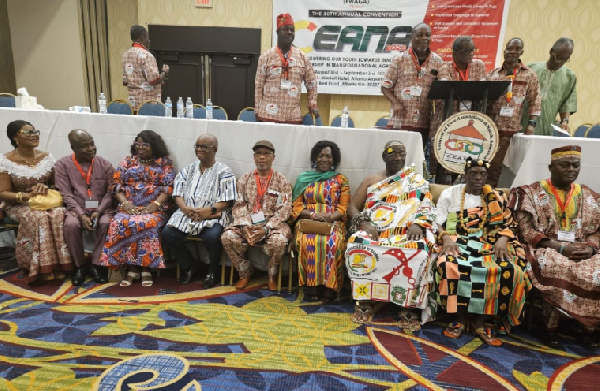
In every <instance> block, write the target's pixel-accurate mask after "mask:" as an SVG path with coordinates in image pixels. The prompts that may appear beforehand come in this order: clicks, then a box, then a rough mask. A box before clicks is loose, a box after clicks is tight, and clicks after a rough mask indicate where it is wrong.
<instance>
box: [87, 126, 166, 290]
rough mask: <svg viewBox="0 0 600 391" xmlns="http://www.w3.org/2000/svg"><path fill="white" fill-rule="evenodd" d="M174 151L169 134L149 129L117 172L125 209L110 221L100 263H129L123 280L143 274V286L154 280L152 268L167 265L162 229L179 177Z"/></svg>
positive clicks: (112, 265) (118, 191)
mask: <svg viewBox="0 0 600 391" xmlns="http://www.w3.org/2000/svg"><path fill="white" fill-rule="evenodd" d="M168 155H169V152H168V150H167V146H166V145H165V142H164V141H163V139H162V138H161V137H160V136H159V135H158V134H156V133H155V132H153V131H152V130H143V131H142V132H141V133H140V134H138V136H137V137H136V139H135V142H134V143H133V145H132V146H131V156H127V157H126V158H125V159H123V160H122V161H121V163H120V164H119V167H118V168H117V170H116V172H115V176H114V183H113V184H112V189H113V191H114V192H115V197H116V199H117V201H118V202H119V204H120V210H119V212H118V213H117V214H116V215H115V217H114V218H113V220H112V221H111V223H110V227H109V229H108V234H107V235H106V242H105V244H104V249H103V250H102V255H101V256H100V261H99V264H100V265H102V266H106V267H109V268H112V269H116V268H120V267H122V266H125V265H126V266H127V276H126V278H125V279H123V281H121V286H130V285H131V284H132V283H133V281H134V280H137V279H139V278H140V276H141V278H142V286H152V274H151V273H150V269H157V268H164V267H165V257H164V254H163V251H162V248H161V246H160V238H159V233H160V230H161V229H162V227H164V225H165V224H166V222H167V215H166V213H165V212H166V211H167V201H168V200H169V196H170V194H171V193H172V192H173V180H174V178H175V177H174V173H173V164H172V163H171V159H169V156H168ZM140 269H141V270H140ZM140 271H141V274H140Z"/></svg>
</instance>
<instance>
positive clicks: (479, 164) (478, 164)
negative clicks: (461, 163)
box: [465, 156, 490, 172]
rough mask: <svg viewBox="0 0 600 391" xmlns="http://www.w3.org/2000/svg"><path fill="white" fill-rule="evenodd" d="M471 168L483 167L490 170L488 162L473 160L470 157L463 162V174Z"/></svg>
mask: <svg viewBox="0 0 600 391" xmlns="http://www.w3.org/2000/svg"><path fill="white" fill-rule="evenodd" d="M471 167H485V168H486V169H487V170H489V169H490V162H488V161H487V160H483V159H478V160H474V159H473V158H472V157H471V156H469V157H468V158H467V161H466V162H465V172H467V170H468V169H469V168H471Z"/></svg>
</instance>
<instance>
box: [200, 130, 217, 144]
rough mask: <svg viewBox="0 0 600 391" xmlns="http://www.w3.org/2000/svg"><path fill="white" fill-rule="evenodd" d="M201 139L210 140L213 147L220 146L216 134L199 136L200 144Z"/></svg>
mask: <svg viewBox="0 0 600 391" xmlns="http://www.w3.org/2000/svg"><path fill="white" fill-rule="evenodd" d="M200 141H210V142H211V144H210V145H212V146H213V147H218V146H219V140H218V139H217V136H215V135H214V134H210V133H207V134H203V135H202V136H200V137H198V144H200Z"/></svg>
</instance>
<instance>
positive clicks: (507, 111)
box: [500, 106, 515, 117]
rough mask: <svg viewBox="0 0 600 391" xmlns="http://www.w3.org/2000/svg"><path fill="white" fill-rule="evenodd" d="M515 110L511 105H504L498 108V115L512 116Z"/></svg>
mask: <svg viewBox="0 0 600 391" xmlns="http://www.w3.org/2000/svg"><path fill="white" fill-rule="evenodd" d="M514 112H515V110H514V109H513V108H512V107H509V106H504V107H502V108H501V109H500V117H512V116H513V114H514Z"/></svg>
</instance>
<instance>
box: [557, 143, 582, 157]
mask: <svg viewBox="0 0 600 391" xmlns="http://www.w3.org/2000/svg"><path fill="white" fill-rule="evenodd" d="M566 157H576V158H578V159H581V147H580V146H579V145H565V146H564V147H560V148H554V149H553V150H552V152H551V158H550V160H551V161H554V160H558V159H564V158H566Z"/></svg>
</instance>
